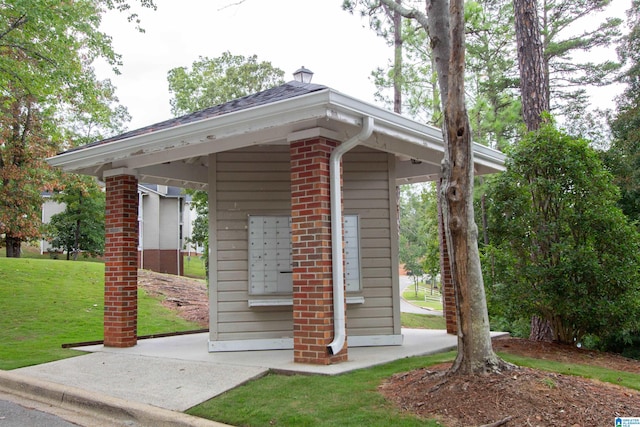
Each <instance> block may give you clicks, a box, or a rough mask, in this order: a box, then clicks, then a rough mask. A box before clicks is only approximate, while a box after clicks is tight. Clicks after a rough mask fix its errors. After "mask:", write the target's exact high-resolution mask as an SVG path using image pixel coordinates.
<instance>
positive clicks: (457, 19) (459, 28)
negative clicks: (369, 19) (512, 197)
mask: <svg viewBox="0 0 640 427" xmlns="http://www.w3.org/2000/svg"><path fill="white" fill-rule="evenodd" d="M381 1H382V2H383V3H384V4H385V5H387V6H388V7H391V8H393V9H394V10H399V9H398V8H399V7H400V6H399V5H397V4H396V3H395V2H394V1H392V0H381ZM448 6H449V5H448V2H447V0H427V15H426V16H425V15H423V14H421V13H419V12H417V11H416V10H414V9H403V10H402V12H403V16H405V17H407V18H413V19H416V20H417V21H418V22H419V23H420V24H421V25H422V26H423V27H424V28H425V29H426V30H427V32H428V34H429V38H430V41H431V48H432V50H433V56H434V58H435V65H436V70H437V75H438V83H439V87H440V99H441V101H442V105H444V106H445V107H446V108H445V130H443V138H444V142H445V144H444V147H445V150H444V160H443V162H442V175H443V177H442V188H441V193H440V194H439V197H438V198H439V200H441V203H442V212H443V216H444V218H443V228H444V230H445V234H446V243H447V247H448V250H449V259H450V264H451V271H452V276H453V277H452V279H453V286H454V291H455V295H456V307H457V316H458V355H457V357H456V360H455V362H454V364H453V366H452V367H451V369H450V370H449V373H450V374H476V373H485V372H489V371H496V370H503V369H510V368H511V367H512V365H510V364H508V363H506V362H504V361H502V360H501V359H500V358H498V357H497V356H496V354H495V353H494V352H493V348H492V346H491V334H490V330H489V316H488V313H487V302H486V296H485V293H484V283H483V281H482V270H481V268H480V254H479V252H478V228H477V226H476V224H475V219H474V212H473V151H472V146H471V129H470V125H469V117H468V115H467V110H466V106H465V95H464V55H465V45H464V4H463V1H462V0H452V2H451V5H450V6H449V7H448ZM450 26H451V27H450ZM450 28H451V31H450Z"/></svg>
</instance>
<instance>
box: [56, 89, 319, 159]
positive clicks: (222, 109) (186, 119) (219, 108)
mask: <svg viewBox="0 0 640 427" xmlns="http://www.w3.org/2000/svg"><path fill="white" fill-rule="evenodd" d="M324 89H327V87H326V86H323V85H317V84H313V83H300V82H297V81H295V80H293V81H290V82H287V83H285V84H282V85H280V86H276V87H273V88H271V89H267V90H263V91H262V92H257V93H254V94H251V95H247V96H244V97H242V98H238V99H234V100H233V101H229V102H225V103H224V104H219V105H215V106H213V107H209V108H205V109H204V110H200V111H196V112H194V113H190V114H186V115H184V116H181V117H176V118H173V119H169V120H165V121H163V122H160V123H155V124H152V125H149V126H145V127H143V128H140V129H136V130H132V131H129V132H125V133H123V134H120V135H116V136H113V137H111V138H106V139H103V140H100V141H96V142H92V143H89V144H86V145H83V146H80V147H76V148H72V149H70V150H68V151H67V152H72V151H79V150H83V149H85V148H89V147H95V146H97V145H103V144H108V143H111V142H115V141H121V140H124V139H129V138H132V137H134V136H139V135H144V134H149V133H153V132H157V131H160V130H164V129H169V128H173V127H176V126H180V125H184V124H187V123H194V122H198V121H200V120H204V119H209V118H211V117H216V116H222V115H225V114H229V113H233V112H235V111H241V110H246V109H249V108H252V107H257V106H259V105H266V104H271V103H274V102H277V101H283V100H285V99H290V98H295V97H297V96H302V95H306V94H308V93H312V92H317V91H320V90H324Z"/></svg>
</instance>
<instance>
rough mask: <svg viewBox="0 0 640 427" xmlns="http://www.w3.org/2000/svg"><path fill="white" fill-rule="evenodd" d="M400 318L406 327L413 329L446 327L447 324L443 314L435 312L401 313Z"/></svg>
mask: <svg viewBox="0 0 640 427" xmlns="http://www.w3.org/2000/svg"><path fill="white" fill-rule="evenodd" d="M400 319H401V322H402V326H403V327H404V328H412V329H446V328H447V325H446V323H445V321H444V317H443V316H435V315H433V314H414V313H400Z"/></svg>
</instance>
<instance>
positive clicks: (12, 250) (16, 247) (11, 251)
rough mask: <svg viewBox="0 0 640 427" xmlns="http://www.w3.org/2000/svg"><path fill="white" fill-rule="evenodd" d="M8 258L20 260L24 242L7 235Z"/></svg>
mask: <svg viewBox="0 0 640 427" xmlns="http://www.w3.org/2000/svg"><path fill="white" fill-rule="evenodd" d="M4 240H5V243H6V245H7V247H6V255H7V258H20V256H21V255H22V240H21V239H19V238H18V237H14V236H12V235H10V234H7V235H6V237H5V239H4Z"/></svg>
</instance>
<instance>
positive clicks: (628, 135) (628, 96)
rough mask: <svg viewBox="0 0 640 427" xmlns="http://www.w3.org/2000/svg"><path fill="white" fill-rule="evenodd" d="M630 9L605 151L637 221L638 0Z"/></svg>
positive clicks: (639, 201)
mask: <svg viewBox="0 0 640 427" xmlns="http://www.w3.org/2000/svg"><path fill="white" fill-rule="evenodd" d="M633 3H634V7H632V8H631V9H630V10H629V24H630V27H631V31H630V33H629V34H628V35H627V36H626V38H625V39H624V43H623V44H622V45H621V47H620V49H619V54H620V57H621V59H622V60H623V61H624V62H626V63H627V64H628V65H629V68H628V69H627V71H626V73H625V75H624V77H623V82H624V83H626V85H627V86H626V89H625V91H624V93H623V94H622V95H621V96H620V98H619V99H618V109H617V112H616V114H615V116H614V118H613V120H612V122H611V132H612V134H613V142H612V144H611V147H610V148H609V150H608V151H607V152H606V153H605V154H604V156H605V157H604V158H605V163H606V164H607V166H608V167H609V168H610V170H611V172H612V173H613V174H614V176H615V179H616V184H617V185H618V186H619V187H620V190H621V193H622V197H621V199H620V206H621V207H622V210H623V211H624V213H625V214H627V216H629V217H630V218H631V219H633V220H635V221H640V1H638V0H635V1H634V2H633Z"/></svg>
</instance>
